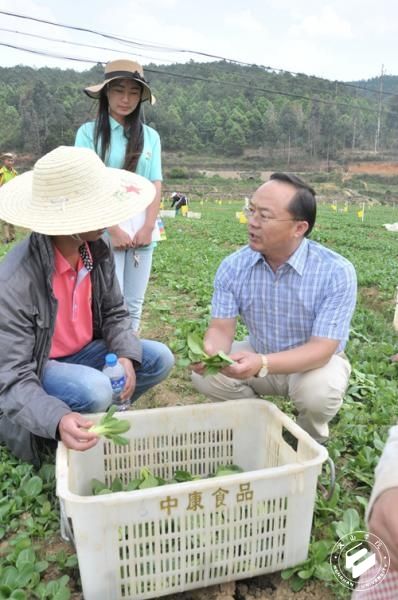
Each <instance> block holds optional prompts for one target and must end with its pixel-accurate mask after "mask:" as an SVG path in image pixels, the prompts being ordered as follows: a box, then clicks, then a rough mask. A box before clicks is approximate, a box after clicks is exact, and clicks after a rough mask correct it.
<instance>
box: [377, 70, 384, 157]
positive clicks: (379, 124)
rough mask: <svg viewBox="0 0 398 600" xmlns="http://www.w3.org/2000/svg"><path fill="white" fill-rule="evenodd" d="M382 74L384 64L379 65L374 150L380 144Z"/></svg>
mask: <svg viewBox="0 0 398 600" xmlns="http://www.w3.org/2000/svg"><path fill="white" fill-rule="evenodd" d="M383 75H384V65H381V74H380V86H379V108H378V111H377V127H376V135H375V152H378V151H379V144H380V127H381V106H382V104H381V98H382V95H383Z"/></svg>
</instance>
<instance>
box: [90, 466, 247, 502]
mask: <svg viewBox="0 0 398 600" xmlns="http://www.w3.org/2000/svg"><path fill="white" fill-rule="evenodd" d="M237 473H243V469H242V468H241V467H239V466H238V465H219V466H218V467H217V470H216V471H215V473H212V474H211V475H209V477H222V476H224V475H236V474H237ZM198 479H200V476H198V475H192V474H191V473H190V472H189V471H183V470H181V469H177V470H176V471H175V472H174V475H173V478H172V479H171V480H169V481H165V480H164V479H162V478H161V477H157V476H156V475H154V474H153V473H152V471H151V470H150V469H148V468H147V467H143V468H142V469H141V470H140V476H139V478H136V479H131V480H130V481H129V482H128V483H127V484H126V485H123V483H122V481H121V480H120V479H119V477H115V479H114V480H113V481H112V482H111V483H110V484H109V485H106V484H105V483H103V482H102V481H99V480H98V479H92V480H91V491H92V494H93V496H102V495H103V494H112V492H131V491H133V490H145V489H148V488H154V487H159V486H161V485H166V484H168V483H185V482H186V481H195V480H198Z"/></svg>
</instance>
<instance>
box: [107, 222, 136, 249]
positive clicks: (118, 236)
mask: <svg viewBox="0 0 398 600" xmlns="http://www.w3.org/2000/svg"><path fill="white" fill-rule="evenodd" d="M108 232H109V235H110V236H111V242H112V246H113V247H114V248H115V249H116V250H128V249H129V248H131V245H132V240H131V237H130V236H129V234H128V233H126V232H125V231H123V229H121V228H120V227H117V226H116V227H111V228H109V229H108Z"/></svg>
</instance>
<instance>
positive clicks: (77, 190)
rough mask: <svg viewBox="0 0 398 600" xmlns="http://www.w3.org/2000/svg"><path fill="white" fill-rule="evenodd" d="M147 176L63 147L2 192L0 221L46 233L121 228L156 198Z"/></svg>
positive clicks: (87, 153) (41, 159) (49, 154)
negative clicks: (119, 225) (121, 225)
mask: <svg viewBox="0 0 398 600" xmlns="http://www.w3.org/2000/svg"><path fill="white" fill-rule="evenodd" d="M154 197H155V186H154V185H153V184H152V183H151V182H150V181H149V180H148V179H146V178H145V177H141V175H136V174H135V173H131V172H130V171H124V170H122V169H112V168H110V167H106V166H105V165H104V163H103V162H102V161H101V159H100V158H99V157H98V156H97V155H96V153H95V152H94V151H93V150H90V149H88V148H75V147H69V146H59V148H56V149H55V150H52V151H51V152H49V153H48V154H46V155H45V156H43V157H42V158H40V159H39V160H38V161H37V162H36V164H35V165H34V167H33V170H32V171H28V172H27V173H23V174H22V175H17V176H16V177H14V179H12V180H11V181H9V182H7V183H6V184H5V185H3V186H1V188H0V219H3V220H4V221H7V223H12V224H13V225H19V226H20V227H25V228H27V229H31V230H32V231H37V232H38V233H44V234H47V235H71V234H76V233H85V232H87V231H96V230H98V229H104V228H106V227H111V226H112V225H117V224H118V223H121V222H122V221H125V220H126V219H129V218H130V217H132V216H134V215H136V214H138V213H140V212H142V211H143V210H144V209H145V208H146V207H147V206H148V205H149V204H150V203H151V202H152V200H153V199H154Z"/></svg>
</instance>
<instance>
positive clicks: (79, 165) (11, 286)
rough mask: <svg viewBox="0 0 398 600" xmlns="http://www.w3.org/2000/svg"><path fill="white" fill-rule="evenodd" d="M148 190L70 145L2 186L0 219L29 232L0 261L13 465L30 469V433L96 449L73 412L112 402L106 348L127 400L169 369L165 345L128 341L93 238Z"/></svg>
mask: <svg viewBox="0 0 398 600" xmlns="http://www.w3.org/2000/svg"><path fill="white" fill-rule="evenodd" d="M154 194H155V189H154V186H153V185H152V184H151V183H150V182H149V181H148V180H147V179H145V178H144V177H141V176H139V175H136V174H134V173H130V172H129V171H124V170H121V169H112V168H108V167H106V166H105V165H104V164H103V162H102V161H101V160H100V159H99V158H98V156H97V155H96V154H95V152H93V151H92V150H89V149H86V148H74V147H66V146H61V147H59V148H56V149H55V150H53V151H52V152H49V153H48V154H46V155H45V156H44V157H43V158H41V159H40V160H38V161H37V162H36V164H35V166H34V168H33V170H32V171H30V172H28V173H24V174H22V175H19V176H17V177H15V178H14V179H13V180H12V181H10V182H9V183H8V184H7V185H5V186H3V187H2V188H1V189H0V218H2V219H5V220H7V221H8V222H10V223H13V224H15V225H19V226H21V227H25V228H29V229H31V230H32V233H31V234H30V235H29V236H28V237H27V238H26V239H25V240H23V241H22V242H21V243H19V244H18V245H16V246H15V247H14V248H13V249H12V250H11V251H10V252H9V253H8V254H7V256H6V257H5V259H4V260H3V261H2V262H1V263H0V280H1V285H0V307H1V308H0V442H3V443H5V444H6V445H7V446H8V447H9V448H10V450H11V451H12V452H14V454H15V455H16V456H18V457H19V458H21V459H23V460H28V461H31V462H33V463H35V464H37V463H38V461H39V458H38V452H37V441H38V438H49V439H61V440H62V441H63V442H64V444H65V445H66V446H67V447H68V448H73V449H75V450H86V449H88V448H91V447H92V446H94V445H95V444H96V442H97V437H96V436H95V435H93V434H92V433H89V432H88V431H87V429H88V428H89V427H90V425H91V421H89V420H87V419H86V418H83V416H82V415H81V414H80V413H83V412H87V413H90V412H101V411H104V410H106V409H107V407H108V406H109V405H110V403H111V402H112V387H111V384H110V381H109V379H108V378H107V377H106V376H105V375H104V374H103V373H102V371H101V369H102V367H103V365H104V362H105V355H106V354H107V353H108V352H113V353H115V354H116V355H117V356H118V357H119V360H120V362H121V363H122V365H123V367H124V370H125V375H126V385H125V388H124V391H123V394H122V400H123V401H125V402H129V401H134V400H136V399H137V398H138V397H139V396H140V395H141V394H143V393H144V392H145V391H146V390H147V389H149V388H150V387H152V386H153V385H155V384H157V383H159V382H160V381H161V380H162V379H164V378H165V377H166V376H167V374H168V372H169V371H170V369H171V367H172V365H173V356H172V354H171V352H170V350H169V349H168V348H167V346H165V345H163V344H161V343H159V342H153V341H148V340H139V339H138V338H137V337H136V336H135V334H134V331H133V328H132V323H131V319H130V317H129V314H128V311H127V309H126V307H125V304H124V302H123V297H122V295H121V292H120V288H119V285H118V282H117V279H116V277H115V266H114V259H113V253H112V250H111V249H110V248H109V244H108V243H107V242H106V241H105V240H104V239H102V237H101V236H102V234H103V232H104V229H105V228H106V227H107V226H111V225H114V224H115V223H117V222H119V221H121V220H123V219H126V218H128V217H129V216H131V215H134V214H137V213H138V212H139V211H142V210H144V209H145V208H146V207H147V206H148V205H149V204H150V203H151V202H152V201H153V197H154ZM144 365H145V366H144Z"/></svg>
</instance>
